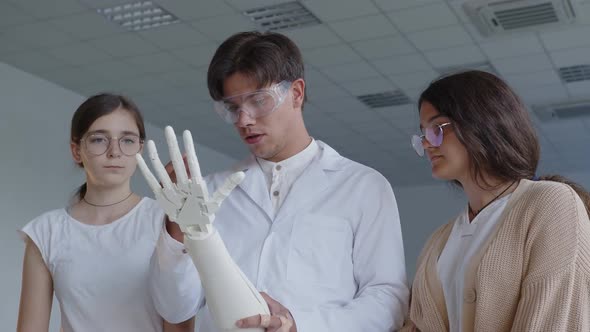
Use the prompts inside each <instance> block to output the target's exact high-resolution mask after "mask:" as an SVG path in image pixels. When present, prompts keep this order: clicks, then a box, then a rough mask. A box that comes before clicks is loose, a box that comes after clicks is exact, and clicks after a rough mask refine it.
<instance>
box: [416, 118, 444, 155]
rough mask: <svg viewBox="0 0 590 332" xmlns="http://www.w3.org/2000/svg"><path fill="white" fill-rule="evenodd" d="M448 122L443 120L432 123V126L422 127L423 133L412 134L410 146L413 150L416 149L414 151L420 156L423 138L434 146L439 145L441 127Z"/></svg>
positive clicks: (441, 136) (422, 152)
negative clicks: (438, 122)
mask: <svg viewBox="0 0 590 332" xmlns="http://www.w3.org/2000/svg"><path fill="white" fill-rule="evenodd" d="M450 124H451V123H450V122H445V123H441V124H438V125H434V126H432V127H428V128H424V131H423V133H424V134H422V135H413V136H412V147H413V148H414V151H416V153H417V154H418V155H419V156H420V157H423V156H424V145H423V144H422V143H423V142H424V139H426V140H427V141H428V143H430V145H432V146H434V147H439V146H441V144H442V142H443V133H444V130H443V128H444V127H446V126H448V125H450Z"/></svg>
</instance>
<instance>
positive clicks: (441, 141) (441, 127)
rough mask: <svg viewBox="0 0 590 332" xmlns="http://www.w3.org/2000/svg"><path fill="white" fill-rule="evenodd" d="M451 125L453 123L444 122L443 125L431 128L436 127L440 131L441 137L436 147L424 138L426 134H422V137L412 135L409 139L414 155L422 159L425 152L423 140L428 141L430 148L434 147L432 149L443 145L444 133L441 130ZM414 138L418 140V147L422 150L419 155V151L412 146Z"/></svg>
mask: <svg viewBox="0 0 590 332" xmlns="http://www.w3.org/2000/svg"><path fill="white" fill-rule="evenodd" d="M452 124H453V123H452V122H450V121H449V122H445V123H441V124H435V125H434V126H432V127H435V126H436V127H438V128H439V130H440V133H441V135H442V138H441V140H440V144H438V145H437V144H433V143H432V142H430V140H429V139H428V138H427V137H426V134H422V135H416V134H414V135H412V138H411V143H412V148H414V151H415V152H416V154H417V155H418V156H420V157H423V156H424V152H425V149H424V140H425V139H426V140H427V141H428V144H430V145H432V146H434V147H439V146H441V145H442V143H443V140H444V134H445V131H444V129H443V128H444V127H446V126H448V125H452ZM432 127H430V128H432ZM426 129H428V128H426ZM415 137H417V138H418V139H420V146H421V149H422V153H420V152H419V151H418V150H417V149H416V146H415V145H414V138H415Z"/></svg>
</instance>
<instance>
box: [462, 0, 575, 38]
mask: <svg viewBox="0 0 590 332" xmlns="http://www.w3.org/2000/svg"><path fill="white" fill-rule="evenodd" d="M575 1H579V0H504V1H501V0H474V1H467V2H465V3H464V4H463V9H464V10H465V13H467V15H468V16H469V17H470V18H471V19H472V20H473V22H474V23H475V25H476V26H477V28H478V29H479V31H480V32H481V33H482V34H483V35H484V36H489V35H493V34H499V33H505V32H511V31H522V30H539V29H541V28H545V27H552V26H557V25H564V24H571V23H573V22H574V20H575V18H576V13H575V9H574V8H575V6H574V4H573V2H575Z"/></svg>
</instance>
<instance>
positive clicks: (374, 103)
mask: <svg viewBox="0 0 590 332" xmlns="http://www.w3.org/2000/svg"><path fill="white" fill-rule="evenodd" d="M357 98H358V100H360V101H361V102H362V103H364V104H365V105H367V106H369V107H370V108H380V107H389V106H399V105H406V104H410V103H412V101H411V100H410V98H408V96H406V95H405V94H404V93H403V92H401V91H400V90H395V91H385V92H379V93H372V94H367V95H362V96H357Z"/></svg>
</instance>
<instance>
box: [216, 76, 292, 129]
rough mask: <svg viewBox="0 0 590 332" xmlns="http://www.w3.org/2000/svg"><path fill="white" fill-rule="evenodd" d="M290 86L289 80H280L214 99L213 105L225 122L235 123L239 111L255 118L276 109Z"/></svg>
mask: <svg viewBox="0 0 590 332" xmlns="http://www.w3.org/2000/svg"><path fill="white" fill-rule="evenodd" d="M290 87H291V82H289V81H282V82H280V83H276V84H274V85H272V86H270V87H269V88H265V89H260V90H256V91H252V92H246V93H241V94H238V95H235V96H230V97H227V98H223V99H221V100H218V101H215V102H214V103H213V105H214V107H215V111H216V112H217V114H219V115H220V116H221V118H222V119H223V120H225V122H227V123H230V124H235V123H236V122H238V119H239V117H240V112H244V113H246V114H247V115H248V116H249V117H251V118H253V119H256V118H260V117H263V116H266V115H268V114H270V113H272V112H274V111H276V110H277V108H278V107H279V106H280V105H281V104H282V103H283V101H284V100H285V97H286V96H287V92H288V91H289V88H290Z"/></svg>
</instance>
